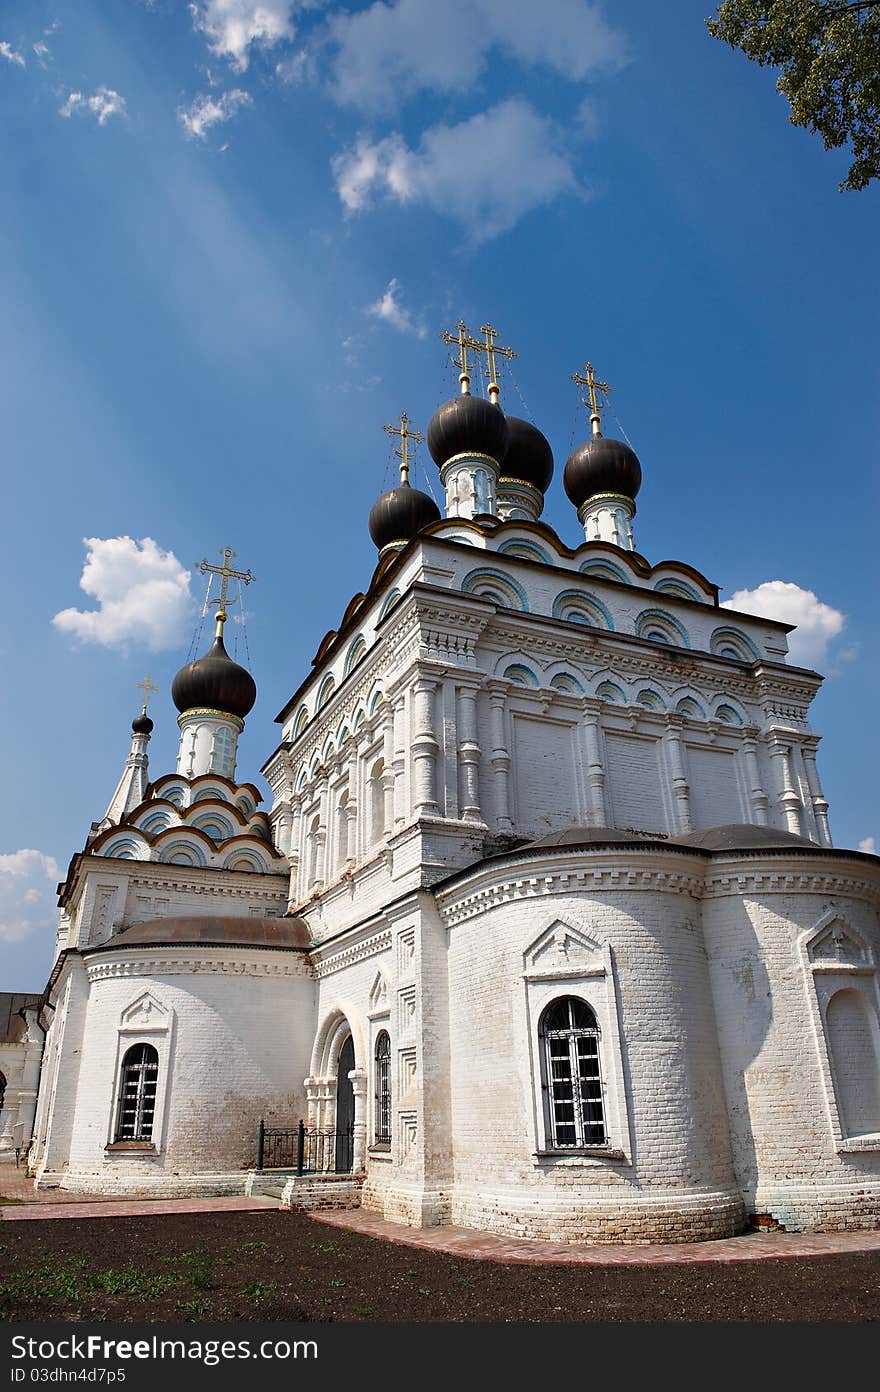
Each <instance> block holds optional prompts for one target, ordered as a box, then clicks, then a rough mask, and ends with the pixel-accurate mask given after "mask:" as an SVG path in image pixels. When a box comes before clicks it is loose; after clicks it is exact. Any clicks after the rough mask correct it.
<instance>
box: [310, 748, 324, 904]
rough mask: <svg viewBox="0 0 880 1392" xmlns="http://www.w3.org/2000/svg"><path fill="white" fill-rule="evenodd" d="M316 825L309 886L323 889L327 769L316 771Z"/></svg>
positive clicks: (314, 888)
mask: <svg viewBox="0 0 880 1392" xmlns="http://www.w3.org/2000/svg"><path fill="white" fill-rule="evenodd" d="M318 779H319V782H318V826H317V829H316V831H315V832H314V833H313V835H314V838H315V874H314V878H313V879H312V883H311V886H310V888H311V889H312V890H316V889H323V887H324V882H325V880H326V875H327V864H326V861H327V801H328V786H327V770H326V768H323V767H322V768H321V769H320V770H319V771H318Z"/></svg>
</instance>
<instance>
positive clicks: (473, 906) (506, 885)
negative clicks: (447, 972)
mask: <svg viewBox="0 0 880 1392" xmlns="http://www.w3.org/2000/svg"><path fill="white" fill-rule="evenodd" d="M462 888H464V887H463V886H462ZM633 890H640V891H643V892H644V891H649V892H653V893H659V894H676V895H688V896H690V897H691V898H699V897H700V894H701V891H702V882H701V879H700V877H699V876H697V875H693V874H688V873H685V872H683V871H676V870H672V869H663V868H661V867H659V866H638V865H627V864H625V863H623V864H618V865H616V866H608V865H606V866H599V865H597V866H579V867H578V868H577V869H572V870H564V869H550V870H545V871H541V870H539V869H537V868H536V873H535V874H533V875H524V874H522V873H520V874H518V875H517V876H516V878H515V879H514V878H503V877H502V872H501V871H500V870H499V872H498V879H496V882H495V883H494V884H490V885H486V886H484V887H482V888H480V889H477V890H474V891H472V892H471V893H470V894H467V893H464V894H462V895H461V897H459V894H458V893H457V891H456V890H454V889H453V890H451V891H449V892H448V897H447V894H444V893H442V892H441V893H438V894H437V906H438V909H439V912H440V916H441V918H442V919H443V922H444V923H445V924H446V926H447V927H448V928H454V927H455V926H456V925H457V924H459V923H465V922H466V921H467V920H468V919H471V918H475V917H477V916H479V915H480V914H483V913H486V912H487V911H488V910H489V909H494V908H496V907H497V906H498V905H499V904H510V903H515V902H516V901H517V900H521V899H541V898H545V897H547V896H548V895H557V894H609V893H620V892H623V893H631V892H632V891H633ZM453 896H455V897H454V898H453Z"/></svg>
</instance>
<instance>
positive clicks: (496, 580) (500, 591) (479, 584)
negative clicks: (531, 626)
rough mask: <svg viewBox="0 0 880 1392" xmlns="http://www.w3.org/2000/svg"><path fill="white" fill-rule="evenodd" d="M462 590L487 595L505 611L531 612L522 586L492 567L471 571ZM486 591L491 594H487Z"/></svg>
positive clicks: (467, 592) (481, 567) (462, 584)
mask: <svg viewBox="0 0 880 1392" xmlns="http://www.w3.org/2000/svg"><path fill="white" fill-rule="evenodd" d="M461 588H462V590H463V592H464V593H465V594H473V595H477V596H478V597H479V596H480V595H485V597H486V598H488V599H492V600H493V601H494V602H495V603H498V604H500V605H501V607H502V608H504V609H519V610H520V611H521V613H523V614H527V613H528V612H529V601H528V598H527V597H526V592H525V590H524V589H523V587H522V585H520V584H518V583H517V581H516V580H512V579H511V578H510V576H509V575H505V574H504V573H503V572H502V571H500V570H493V569H492V567H491V566H480V567H479V568H478V569H477V570H471V571H469V572H468V574H467V575H466V576H465V577H464V579H463V580H462V582H461ZM486 591H489V592H490V593H488V594H486Z"/></svg>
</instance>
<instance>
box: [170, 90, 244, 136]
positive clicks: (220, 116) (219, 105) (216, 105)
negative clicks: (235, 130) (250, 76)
mask: <svg viewBox="0 0 880 1392" xmlns="http://www.w3.org/2000/svg"><path fill="white" fill-rule="evenodd" d="M250 105H251V98H250V96H249V95H248V93H247V92H242V91H241V90H240V89H239V88H235V89H234V90H233V91H231V92H223V93H222V95H221V96H219V97H212V96H210V95H208V94H205V95H204V96H200V97H196V99H195V101H194V102H193V103H192V105H191V106H190V107H188V108H186V109H184V108H181V109H180V111H178V113H177V117H178V120H179V121H180V124H181V125H182V126H183V129H184V130H185V131H186V133H187V135H188V136H189V137H190V139H193V140H204V139H205V136H206V135H207V134H208V131H209V130H210V129H211V127H212V126H218V125H221V124H222V122H224V121H231V120H232V117H233V116H234V115H235V113H236V112H237V111H238V110H240V108H241V107H243V106H250Z"/></svg>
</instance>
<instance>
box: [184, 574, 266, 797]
mask: <svg viewBox="0 0 880 1392" xmlns="http://www.w3.org/2000/svg"><path fill="white" fill-rule="evenodd" d="M233 555H234V552H232V551H230V550H229V549H228V548H227V549H226V550H225V551H224V553H223V565H222V566H212V565H209V564H208V562H207V561H202V563H201V566H200V570H201V571H202V573H203V574H205V573H210V574H212V575H219V576H220V598H219V599H218V600H212V603H214V604H216V605H217V606H218V608H217V630H216V634H215V637H214V643H213V646H212V648H211V649H210V651H209V652H207V653H205V655H204V656H203V657H200V658H198V659H197V660H196V661H195V662H188V663H187V664H186V666H185V667H181V669H180V671H179V672H178V673H177V676H176V677H175V678H174V682H173V683H172V686H171V699H172V700H173V702H174V704H175V706H176V707H177V709H178V710H179V711H180V715H179V716H178V718H177V723H178V725H179V727H180V745H179V747H178V752H177V772H178V773H179V774H181V775H182V776H183V777H184V778H198V777H200V775H202V774H205V773H217V774H220V775H221V776H222V777H224V778H229V779H230V780H234V778H235V760H236V755H237V752H238V737H239V735H240V734H241V732H242V730H243V729H244V721H245V716H246V715H248V713H249V712H250V711H251V709H252V708H253V705H254V702H255V701H256V699H257V687H256V683H255V681H254V679H253V677H252V676H251V674H250V672H248V671H247V670H246V669H245V668H244V667H240V666H239V665H238V663H237V662H233V660H232V658H231V657H230V656H229V654H228V653H227V651H226V648H225V646H224V643H223V625H224V624H225V623H226V620H227V613H226V609H227V606H228V605H229V604H230V603H232V602H233V601H232V600H230V599H229V598H228V595H227V587H228V584H229V581H230V579H233V578H234V579H237V580H239V581H242V582H243V583H244V584H245V585H249V584H250V582H251V581H252V580H253V578H254V576H253V574H252V573H251V571H250V570H248V571H239V570H233V568H232V567H231V565H230V564H229V562H230V560H231V559H232V556H233Z"/></svg>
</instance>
